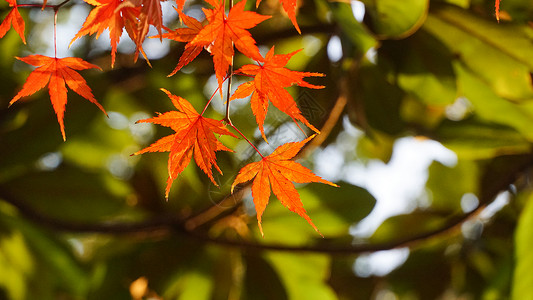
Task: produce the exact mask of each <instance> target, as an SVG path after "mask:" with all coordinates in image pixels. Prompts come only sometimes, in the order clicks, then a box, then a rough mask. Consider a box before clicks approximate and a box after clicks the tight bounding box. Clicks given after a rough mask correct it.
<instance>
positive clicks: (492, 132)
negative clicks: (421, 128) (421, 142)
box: [435, 118, 531, 160]
mask: <svg viewBox="0 0 533 300" xmlns="http://www.w3.org/2000/svg"><path fill="white" fill-rule="evenodd" d="M435 134H436V139H437V140H438V141H439V142H441V143H442V144H443V145H444V146H445V147H446V148H448V149H450V150H452V151H454V152H455V153H456V154H457V156H459V158H461V159H475V160H477V159H489V158H492V157H495V156H500V155H509V154H520V153H526V152H529V151H530V150H531V144H530V143H529V142H528V141H527V140H526V139H525V138H524V136H523V135H522V134H520V133H519V132H517V131H516V130H514V129H512V128H510V127H507V126H502V125H498V124H491V123H487V122H482V121H479V120H476V119H473V118H470V119H467V120H464V121H460V122H453V121H444V122H443V123H442V124H441V125H440V126H439V127H438V128H437V130H436V132H435Z"/></svg>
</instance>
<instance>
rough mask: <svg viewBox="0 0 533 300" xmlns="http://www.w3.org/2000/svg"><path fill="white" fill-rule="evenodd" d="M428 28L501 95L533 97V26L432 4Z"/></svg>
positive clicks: (522, 97) (515, 98)
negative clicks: (510, 23) (507, 23)
mask: <svg viewBox="0 0 533 300" xmlns="http://www.w3.org/2000/svg"><path fill="white" fill-rule="evenodd" d="M433 8H434V9H433ZM424 28H425V29H427V30H428V31H429V32H431V33H432V34H433V35H435V36H436V37H437V38H439V39H440V40H441V41H442V42H443V43H444V44H446V45H447V46H448V48H450V49H451V50H452V51H453V52H454V53H455V54H456V55H457V56H458V58H459V59H460V60H461V62H462V63H463V64H464V65H465V66H466V68H468V69H469V70H470V71H471V72H473V73H474V74H476V76H477V77H479V79H480V80H481V81H483V82H485V83H486V84H487V85H488V86H489V87H490V88H491V89H492V90H493V91H494V92H495V93H496V94H497V95H499V96H501V97H504V98H507V99H511V100H513V101H523V100H527V99H532V98H533V87H532V86H531V78H530V72H531V71H532V70H533V60H532V59H531V57H533V43H532V41H533V29H531V28H529V27H528V26H526V25H504V24H496V23H495V22H494V21H489V20H486V19H482V18H480V17H477V16H475V15H474V14H471V13H468V12H466V11H465V10H462V9H459V8H457V7H454V6H447V5H435V7H433V6H432V10H431V13H430V14H429V17H428V19H427V22H426V23H425V25H424Z"/></svg>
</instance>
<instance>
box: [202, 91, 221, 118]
mask: <svg viewBox="0 0 533 300" xmlns="http://www.w3.org/2000/svg"><path fill="white" fill-rule="evenodd" d="M218 89H219V87H218V86H217V89H216V90H215V91H214V92H213V94H212V95H211V98H209V101H207V103H206V104H205V106H204V110H202V113H201V114H200V115H201V116H203V115H204V113H205V110H206V109H207V107H208V106H209V104H210V103H211V101H212V100H213V97H215V95H216V94H217V92H218Z"/></svg>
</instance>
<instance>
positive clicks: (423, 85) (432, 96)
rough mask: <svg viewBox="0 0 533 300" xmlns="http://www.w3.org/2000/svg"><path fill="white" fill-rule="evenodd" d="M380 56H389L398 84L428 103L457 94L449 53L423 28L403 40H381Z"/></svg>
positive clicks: (438, 102) (444, 100) (440, 103)
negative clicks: (382, 41)
mask: <svg viewBox="0 0 533 300" xmlns="http://www.w3.org/2000/svg"><path fill="white" fill-rule="evenodd" d="M379 55H380V56H379V57H380V59H382V58H384V59H387V58H389V57H390V59H391V60H392V62H391V63H393V64H394V65H395V66H396V68H395V70H396V72H398V74H397V80H398V86H399V87H400V88H401V89H403V90H405V91H406V92H408V93H410V94H412V95H414V96H415V97H416V99H418V100H419V101H421V102H423V103H425V104H428V105H431V106H444V105H448V104H451V103H453V102H454V101H455V99H456V98H457V87H456V82H455V73H454V70H453V66H452V64H451V59H452V57H453V55H452V53H451V52H450V51H449V50H448V49H447V48H446V46H445V45H443V44H442V42H440V41H439V40H438V39H436V38H435V37H434V36H433V35H431V34H429V33H428V32H427V31H425V30H419V31H418V32H417V33H416V34H414V35H412V36H411V37H409V38H407V39H405V40H403V41H397V42H396V41H395V42H392V41H391V42H384V43H383V47H382V49H380V52H379Z"/></svg>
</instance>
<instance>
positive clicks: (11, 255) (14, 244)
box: [0, 231, 35, 300]
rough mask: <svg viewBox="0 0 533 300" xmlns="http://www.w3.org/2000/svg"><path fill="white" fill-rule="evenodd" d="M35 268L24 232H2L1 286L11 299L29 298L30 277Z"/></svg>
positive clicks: (0, 253)
mask: <svg viewBox="0 0 533 300" xmlns="http://www.w3.org/2000/svg"><path fill="white" fill-rule="evenodd" d="M34 269H35V266H34V260H33V257H32V255H31V253H30V251H29V249H28V245H27V243H26V242H25V240H24V238H23V236H22V234H21V233H20V232H19V231H14V232H11V233H9V234H4V233H2V234H0V270H2V272H0V288H2V289H4V290H5V291H6V293H7V295H8V296H9V297H8V298H9V299H13V300H18V299H27V296H28V295H27V291H28V289H29V287H28V285H29V277H30V276H31V274H32V273H33V272H35V270H34ZM0 291H1V289H0ZM0 295H1V294H0Z"/></svg>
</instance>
